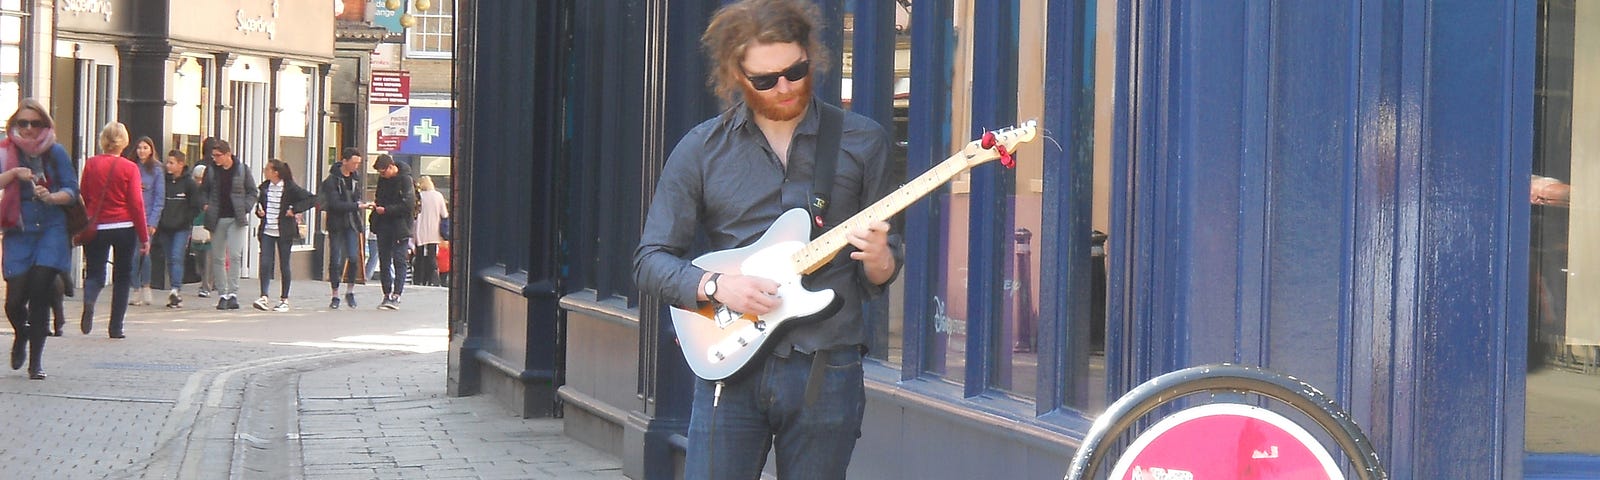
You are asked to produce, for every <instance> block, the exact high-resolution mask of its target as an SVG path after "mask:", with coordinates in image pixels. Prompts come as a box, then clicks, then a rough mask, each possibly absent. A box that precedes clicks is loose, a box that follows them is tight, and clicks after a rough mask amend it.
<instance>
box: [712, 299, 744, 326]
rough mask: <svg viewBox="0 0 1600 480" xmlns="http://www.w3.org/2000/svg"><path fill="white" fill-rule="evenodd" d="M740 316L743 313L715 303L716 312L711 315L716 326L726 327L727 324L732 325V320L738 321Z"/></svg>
mask: <svg viewBox="0 0 1600 480" xmlns="http://www.w3.org/2000/svg"><path fill="white" fill-rule="evenodd" d="M741 316H744V315H743V314H741V313H739V312H735V311H733V310H730V309H728V306H727V305H717V313H716V315H713V316H712V317H713V318H712V320H715V321H716V322H717V328H728V326H729V325H733V322H735V321H738V320H739V317H741Z"/></svg>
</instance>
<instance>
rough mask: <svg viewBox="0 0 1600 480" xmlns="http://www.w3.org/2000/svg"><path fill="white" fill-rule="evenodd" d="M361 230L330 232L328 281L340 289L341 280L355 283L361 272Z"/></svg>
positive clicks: (350, 283) (336, 288)
mask: <svg viewBox="0 0 1600 480" xmlns="http://www.w3.org/2000/svg"><path fill="white" fill-rule="evenodd" d="M360 253H361V232H357V231H355V230H343V231H339V230H334V231H329V232H328V283H331V284H333V289H334V290H338V289H339V282H340V281H343V282H344V283H345V284H346V285H355V284H356V279H357V278H360V274H361V256H360V255H359V254H360Z"/></svg>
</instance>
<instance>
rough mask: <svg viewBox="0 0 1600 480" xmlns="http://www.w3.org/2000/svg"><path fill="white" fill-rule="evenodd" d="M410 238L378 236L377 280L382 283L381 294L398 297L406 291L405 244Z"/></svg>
mask: <svg viewBox="0 0 1600 480" xmlns="http://www.w3.org/2000/svg"><path fill="white" fill-rule="evenodd" d="M410 240H411V237H407V236H402V237H399V238H394V237H390V236H388V235H383V234H379V235H378V279H379V280H380V281H382V282H383V294H384V295H385V296H388V295H390V294H391V293H392V294H393V295H394V296H396V297H398V296H400V293H401V292H403V291H405V289H406V268H407V262H406V256H407V254H408V253H409V252H407V251H406V243H407V242H409V241H410Z"/></svg>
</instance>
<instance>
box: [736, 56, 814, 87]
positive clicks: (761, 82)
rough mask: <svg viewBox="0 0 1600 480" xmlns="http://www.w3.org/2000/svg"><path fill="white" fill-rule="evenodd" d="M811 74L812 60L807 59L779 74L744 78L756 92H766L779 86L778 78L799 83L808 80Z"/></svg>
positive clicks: (746, 76)
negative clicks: (801, 80)
mask: <svg viewBox="0 0 1600 480" xmlns="http://www.w3.org/2000/svg"><path fill="white" fill-rule="evenodd" d="M810 74H811V59H805V60H801V61H798V62H795V63H794V65H790V66H789V68H785V69H783V71H781V72H778V73H768V74H766V75H745V76H744V78H747V79H749V80H750V86H752V87H755V88H756V90H761V91H766V90H772V87H776V86H778V77H783V78H787V79H789V81H791V82H798V81H800V79H802V78H806V75H810Z"/></svg>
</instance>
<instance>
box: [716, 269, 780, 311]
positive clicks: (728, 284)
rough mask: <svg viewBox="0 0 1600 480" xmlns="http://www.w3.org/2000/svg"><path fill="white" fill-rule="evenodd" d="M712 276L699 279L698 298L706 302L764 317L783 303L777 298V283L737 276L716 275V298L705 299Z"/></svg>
mask: <svg viewBox="0 0 1600 480" xmlns="http://www.w3.org/2000/svg"><path fill="white" fill-rule="evenodd" d="M711 277H712V274H711V273H707V274H705V275H704V276H702V277H701V278H700V290H699V291H700V297H703V298H702V299H703V300H707V301H716V302H717V303H721V304H723V305H726V306H727V307H728V309H729V310H733V311H735V312H739V313H747V314H751V315H765V314H766V313H767V312H771V311H772V310H773V309H776V308H778V305H781V304H782V303H783V298H782V297H779V296H778V282H774V281H772V280H769V279H765V278H761V277H755V276H750V275H739V274H732V273H728V274H722V275H717V280H716V281H717V286H716V293H715V294H714V296H715V297H716V298H704V297H707V296H706V294H705V292H706V282H709V281H710V280H711Z"/></svg>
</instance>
